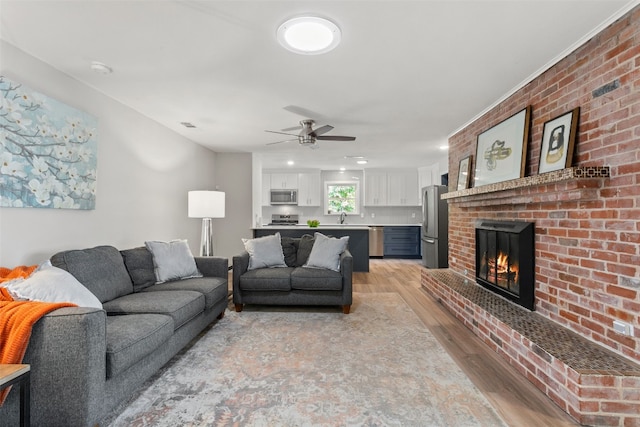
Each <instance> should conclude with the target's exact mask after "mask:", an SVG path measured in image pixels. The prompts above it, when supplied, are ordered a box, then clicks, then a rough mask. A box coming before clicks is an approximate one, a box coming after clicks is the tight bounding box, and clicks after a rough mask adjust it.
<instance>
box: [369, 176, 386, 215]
mask: <svg viewBox="0 0 640 427" xmlns="http://www.w3.org/2000/svg"><path fill="white" fill-rule="evenodd" d="M364 205H365V206H386V205H387V172H386V171H377V170H370V169H365V170H364Z"/></svg>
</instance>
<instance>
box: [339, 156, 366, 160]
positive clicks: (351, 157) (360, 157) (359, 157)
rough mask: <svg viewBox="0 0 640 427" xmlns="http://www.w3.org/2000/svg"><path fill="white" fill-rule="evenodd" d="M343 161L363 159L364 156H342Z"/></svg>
mask: <svg viewBox="0 0 640 427" xmlns="http://www.w3.org/2000/svg"><path fill="white" fill-rule="evenodd" d="M344 158H345V159H364V156H344Z"/></svg>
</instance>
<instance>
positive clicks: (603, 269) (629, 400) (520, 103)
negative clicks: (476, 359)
mask: <svg viewBox="0 0 640 427" xmlns="http://www.w3.org/2000/svg"><path fill="white" fill-rule="evenodd" d="M528 105H531V106H532V116H531V127H530V140H529V141H528V147H527V152H526V153H525V155H526V156H527V164H526V171H525V177H524V178H520V179H516V180H512V181H507V182H502V183H497V184H490V185H486V186H481V187H477V188H470V189H467V190H460V191H450V192H449V193H447V194H446V195H445V196H444V197H445V198H446V199H447V201H448V203H449V269H446V270H427V269H425V270H423V277H422V283H423V286H424V287H425V288H426V289H427V290H428V291H429V292H430V293H431V294H433V295H434V296H435V297H436V298H438V299H439V300H441V301H442V302H443V304H444V305H445V306H447V307H448V308H449V309H450V310H451V311H452V312H454V313H455V314H456V316H458V317H459V318H460V319H461V320H462V321H463V322H465V324H467V326H468V327H469V328H471V329H472V330H474V332H476V333H477V334H478V335H479V336H481V337H482V338H483V339H484V341H485V342H486V343H487V344H488V345H490V346H491V347H492V348H494V349H495V350H496V351H497V352H498V353H500V354H502V355H503V356H504V357H505V359H507V360H509V362H510V363H511V364H512V365H513V366H514V367H516V369H518V370H519V371H520V372H521V373H522V374H523V375H524V376H526V377H527V378H528V379H529V380H530V381H531V382H533V383H534V384H536V385H537V386H538V387H539V388H540V389H541V390H542V391H543V392H545V393H546V394H547V395H548V396H549V397H550V398H551V399H553V400H554V401H555V402H556V403H557V404H558V405H560V406H561V407H562V408H563V409H564V410H565V411H567V412H568V413H570V414H571V415H572V416H574V417H575V418H576V419H578V420H579V421H580V422H581V423H585V424H597V425H620V426H622V425H640V366H639V365H638V363H639V362H640V267H639V266H640V220H639V219H640V149H639V148H638V147H639V145H638V144H639V140H640V7H635V8H634V9H632V10H631V11H630V12H628V13H627V14H626V15H625V16H623V17H622V18H621V19H619V20H618V21H616V22H615V23H613V24H612V25H610V26H609V27H608V28H606V29H604V30H603V31H602V32H600V33H599V34H597V35H596V36H594V37H593V38H591V39H590V40H589V41H588V42H586V43H585V44H584V45H582V46H580V47H579V48H578V49H576V50H575V51H574V52H572V53H571V54H569V55H568V56H566V57H565V58H564V59H562V60H561V61H560V62H558V63H557V64H556V65H554V66H553V67H551V68H550V69H548V70H547V71H545V72H544V73H542V74H541V75H540V76H538V77H536V78H535V79H533V80H532V81H530V82H529V83H527V84H526V85H524V86H523V87H522V88H521V89H519V90H517V91H515V92H514V93H513V94H511V95H510V96H509V97H507V98H506V99H505V100H503V101H502V102H501V103H500V104H498V105H497V106H495V107H494V108H492V109H491V110H489V111H488V112H486V113H485V114H483V115H482V116H481V117H480V118H478V119H477V120H475V121H474V122H472V123H470V124H469V125H467V126H466V127H465V128H464V129H462V130H460V131H458V132H457V133H456V134H455V135H453V136H452V137H451V138H450V139H449V153H450V154H449V176H450V177H456V176H458V165H459V162H460V160H461V159H463V158H465V157H466V156H469V155H472V156H474V157H475V156H476V152H475V150H476V138H477V135H479V134H480V133H482V132H483V131H485V130H487V129H489V128H491V127H492V126H494V125H495V124H497V123H499V122H500V121H502V120H504V119H505V118H507V117H510V116H511V115H512V114H514V113H515V112H517V111H520V110H522V108H524V107H525V106H528ZM576 107H580V122H579V127H578V134H577V139H576V143H575V154H574V161H573V165H574V167H572V168H567V169H562V170H560V171H554V172H550V173H546V174H540V175H538V173H537V171H538V163H539V157H540V150H541V138H542V130H543V125H544V123H545V122H547V121H548V120H550V119H553V118H555V117H558V116H560V115H561V114H564V113H566V112H567V111H570V110H572V109H574V108H576ZM456 184H457V183H456V182H452V183H451V185H452V188H456ZM480 219H488V220H492V219H495V220H502V221H526V222H533V223H535V246H534V258H535V312H528V311H526V310H523V309H521V308H520V307H516V308H512V307H511V306H512V304H511V303H505V302H504V300H503V299H502V298H500V297H497V298H498V299H493V298H494V297H488V296H485V295H484V293H482V291H483V288H482V287H480V286H479V285H476V284H475V273H474V272H475V264H476V255H475V224H476V222H477V221H478V220H480ZM478 289H479V290H478ZM504 304H507V305H506V306H505V305H504ZM497 307H498V308H497ZM500 307H501V308H500ZM505 312H506V314H505ZM514 316H515V317H517V318H518V319H520V317H522V318H526V319H527V320H526V321H522V319H520V320H517V321H515V320H514ZM614 321H621V322H624V323H627V324H629V325H631V326H633V334H631V335H624V334H621V333H620V332H618V331H617V330H615V329H614V326H613V325H614ZM512 322H515V324H516V325H518V324H520V325H522V324H524V325H527V326H526V327H525V328H524V329H522V330H520V329H518V328H519V326H513V325H512ZM549 336H553V337H562V338H555V339H551V340H549V339H548V337H549ZM569 337H570V338H569ZM562 341H568V342H572V343H575V344H574V350H575V348H579V349H581V350H583V353H585V354H588V355H592V357H590V358H588V359H590V360H583V359H581V358H579V357H578V358H577V359H580V360H577V359H576V358H574V357H573V355H574V353H575V352H573V353H572V352H571V351H570V350H571V349H570V348H565V347H566V346H562V345H560V344H561V342H562ZM560 347H562V348H560ZM596 354H597V356H593V355H596ZM596 360H597V363H596Z"/></svg>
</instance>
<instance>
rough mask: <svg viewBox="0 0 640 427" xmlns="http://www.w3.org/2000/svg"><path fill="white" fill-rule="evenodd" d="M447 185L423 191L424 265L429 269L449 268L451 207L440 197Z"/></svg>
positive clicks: (429, 187)
mask: <svg viewBox="0 0 640 427" xmlns="http://www.w3.org/2000/svg"><path fill="white" fill-rule="evenodd" d="M447 190H448V189H447V187H446V186H445V185H430V186H428V187H424V188H423V189H422V231H421V238H422V263H423V264H424V266H425V267H427V268H447V267H449V236H448V234H449V226H448V222H449V207H448V205H447V201H446V200H442V199H441V198H440V196H442V195H443V194H444V193H446V192H447Z"/></svg>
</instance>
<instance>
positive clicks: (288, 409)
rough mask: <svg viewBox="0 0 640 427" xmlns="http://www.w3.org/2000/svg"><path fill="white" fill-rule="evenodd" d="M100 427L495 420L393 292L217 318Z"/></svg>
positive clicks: (480, 423) (469, 423) (230, 313)
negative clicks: (344, 306) (349, 302)
mask: <svg viewBox="0 0 640 427" xmlns="http://www.w3.org/2000/svg"><path fill="white" fill-rule="evenodd" d="M121 410H122V412H121V413H120V414H119V415H118V416H117V417H116V418H112V419H111V422H110V424H109V425H110V427H121V426H127V427H130V426H138V427H141V426H154V427H155V426H166V427H169V426H171V427H173V426H216V427H222V426H265V427H266V426H457V427H460V426H504V425H505V424H504V422H503V421H502V420H501V418H500V417H499V416H498V415H497V413H496V412H495V411H494V409H493V408H492V407H491V405H490V404H489V403H488V401H487V400H486V399H485V397H484V396H483V395H482V394H481V393H480V392H479V391H478V389H477V388H476V387H475V386H474V385H473V384H472V383H471V381H470V380H469V379H468V378H467V377H466V376H465V374H464V373H463V372H462V371H461V370H460V368H459V367H458V366H457V365H456V364H455V362H454V361H453V360H452V359H451V357H450V356H449V355H448V354H447V353H446V352H445V350H444V349H443V348H442V346H440V344H439V343H438V342H437V340H436V339H435V337H434V336H433V335H432V334H431V333H430V332H429V331H428V329H427V328H426V327H425V326H424V324H423V323H422V322H421V321H420V319H419V318H418V317H417V315H416V314H415V313H414V312H413V311H412V310H411V308H409V306H408V305H407V304H406V302H405V301H404V300H403V299H402V297H401V296H400V295H398V294H395V293H376V294H366V293H356V294H354V305H353V306H352V312H351V314H348V315H343V314H342V313H341V312H340V310H339V308H337V309H336V310H335V311H333V310H331V311H327V310H322V309H320V310H316V311H310V310H305V309H282V310H275V309H258V310H255V311H251V310H245V311H243V312H242V313H235V312H233V311H227V314H226V316H225V317H224V318H223V319H222V320H221V321H219V322H218V323H217V324H215V325H214V326H213V327H212V328H211V329H209V330H208V331H207V333H206V334H204V335H203V336H202V337H201V338H200V339H199V340H198V341H197V342H195V344H194V345H193V346H191V347H190V348H189V349H188V350H186V351H185V352H183V353H181V354H179V355H178V356H176V357H175V358H174V359H173V360H172V361H171V362H170V363H169V364H168V365H167V367H165V368H164V369H163V370H162V371H161V372H160V373H159V374H158V375H156V376H155V377H154V378H152V379H151V380H149V381H148V382H147V384H145V385H144V387H143V388H142V390H141V392H140V393H139V394H137V395H136V397H135V398H134V399H133V400H132V401H130V402H129V403H128V405H127V406H126V407H124V408H121Z"/></svg>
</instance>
